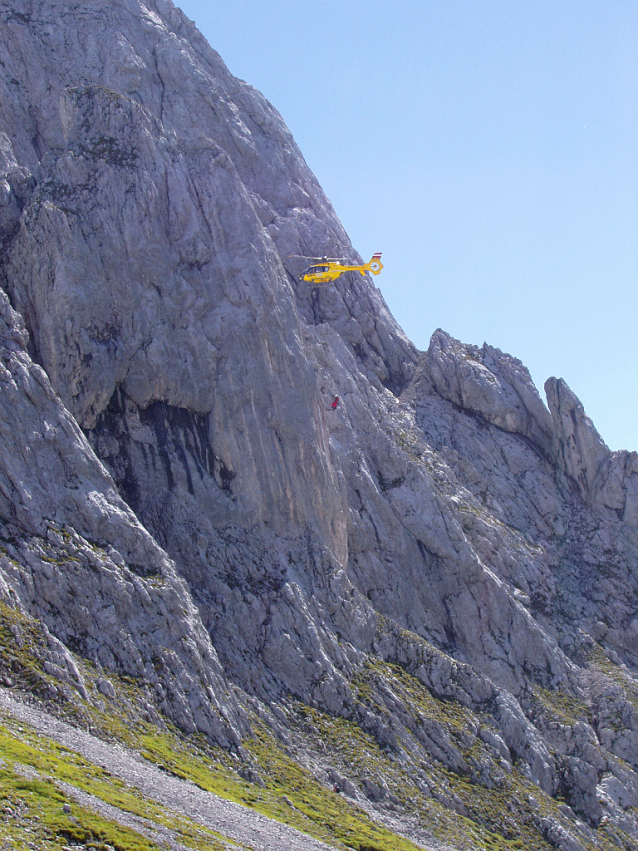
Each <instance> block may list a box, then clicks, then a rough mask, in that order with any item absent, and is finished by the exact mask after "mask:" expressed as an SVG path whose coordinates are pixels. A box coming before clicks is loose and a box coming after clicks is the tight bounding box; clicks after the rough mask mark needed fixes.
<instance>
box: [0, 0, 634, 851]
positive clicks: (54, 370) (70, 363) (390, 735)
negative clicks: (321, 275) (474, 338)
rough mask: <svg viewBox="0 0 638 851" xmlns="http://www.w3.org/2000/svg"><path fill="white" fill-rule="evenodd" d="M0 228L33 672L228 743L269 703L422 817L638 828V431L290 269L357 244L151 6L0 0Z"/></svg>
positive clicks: (502, 361) (4, 499)
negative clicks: (426, 337) (620, 440)
mask: <svg viewBox="0 0 638 851" xmlns="http://www.w3.org/2000/svg"><path fill="white" fill-rule="evenodd" d="M0 241H1V249H0V282H1V284H2V289H3V292H2V293H0V346H1V350H2V366H1V367H0V387H1V396H0V403H1V404H0V537H1V538H2V549H1V550H0V553H1V557H0V598H1V599H2V600H3V601H4V609H3V611H4V612H5V613H6V611H9V610H11V611H19V612H20V613H22V614H23V615H27V616H29V617H30V618H32V619H35V620H36V621H37V622H39V623H40V625H41V628H42V629H43V630H44V635H45V636H46V641H45V646H44V647H43V648H41V649H40V651H39V652H40V656H39V662H40V664H41V666H42V670H43V671H44V673H45V674H46V675H47V677H48V678H49V679H48V680H46V682H47V686H46V688H47V689H48V695H49V697H51V698H52V699H53V698H55V699H56V700H67V701H72V700H78V699H80V698H81V699H82V700H83V701H85V702H87V703H88V704H89V705H91V704H92V703H93V704H96V705H97V704H100V705H102V704H104V701H105V700H106V701H108V700H111V699H113V700H114V699H115V697H116V690H117V689H116V686H115V685H114V683H115V682H116V678H117V677H128V678H129V679H132V680H133V681H134V682H135V683H137V686H138V687H139V689H140V695H142V696H141V697H140V698H139V700H138V703H137V704H136V705H137V706H138V709H139V712H141V713H142V714H143V715H144V717H146V718H149V719H151V720H156V721H157V722H158V723H161V722H160V719H161V717H164V718H167V719H170V721H172V722H173V723H174V724H176V725H177V727H179V728H180V729H181V730H182V731H183V733H184V734H194V733H196V732H199V733H203V734H204V735H205V736H207V737H208V738H209V740H210V741H212V742H215V743H217V744H219V745H221V746H222V747H223V748H225V749H227V750H230V751H234V752H236V753H237V754H239V756H240V758H241V759H249V758H248V757H247V756H246V753H245V751H244V743H245V742H246V741H248V740H249V739H250V737H251V736H252V735H253V731H254V723H255V718H259V719H260V721H261V722H263V723H265V724H266V725H267V726H268V728H269V729H270V730H271V731H273V735H275V736H276V737H277V739H278V741H279V742H280V743H282V747H285V748H286V752H287V754H288V755H289V756H291V757H292V758H294V760H296V761H297V763H298V764H299V765H300V766H302V767H303V768H304V770H305V771H308V772H310V773H311V774H312V775H313V776H314V777H315V778H316V779H317V780H318V781H319V782H321V783H323V784H324V785H326V786H327V787H332V785H333V784H335V783H336V784H337V785H338V786H339V789H340V790H341V794H345V795H346V796H347V797H348V800H350V801H351V802H352V806H353V807H354V806H358V807H363V808H364V809H366V810H367V811H368V812H370V813H372V815H373V817H374V819H376V820H377V821H379V822H382V823H384V824H386V825H388V826H390V827H391V829H392V830H393V831H394V832H395V833H396V834H397V835H398V834H406V835H407V834H409V835H410V836H411V837H412V838H413V840H414V841H420V842H425V841H426V840H427V838H428V837H432V836H433V835H434V836H438V837H439V838H440V839H444V840H446V841H448V842H451V843H453V844H455V845H456V846H457V847H465V848H474V847H476V848H483V847H487V848H495V849H496V848H510V847H522V844H521V845H516V844H515V843H517V842H518V843H524V844H527V845H528V846H529V847H534V848H551V847H555V848H559V849H561V848H562V849H565V850H566V851H584V849H594V848H597V849H599V848H627V849H631V848H638V810H637V809H636V808H637V807H638V775H637V774H636V771H638V681H637V680H636V672H637V670H638V611H637V600H638V571H637V567H638V454H636V453H635V452H611V451H610V450H609V449H608V448H607V447H606V445H605V444H604V442H603V440H602V439H601V438H600V436H599V435H598V433H597V432H596V429H595V428H594V426H593V424H592V423H591V421H590V420H589V419H588V418H587V416H586V415H585V412H584V410H583V407H582V405H581V403H580V402H579V400H578V399H577V398H576V397H575V396H574V394H573V393H572V392H571V390H570V389H569V387H568V386H567V385H566V384H565V382H564V381H562V380H557V379H554V378H551V379H549V381H548V382H547V384H546V387H545V391H546V395H547V403H548V407H546V406H545V404H544V403H543V401H542V400H541V398H540V396H539V394H538V392H537V390H536V388H535V387H534V385H533V384H532V381H531V379H530V376H529V373H528V371H527V370H526V369H525V367H524V366H523V365H522V364H521V363H520V361H518V360H516V359H515V358H513V357H511V356H509V355H507V354H504V353H503V352H501V351H499V350H498V349H496V348H492V347H491V346H488V345H487V344H486V345H484V346H483V347H482V348H477V347H475V346H468V345H464V344H462V343H460V342H458V341H456V340H454V339H452V338H451V337H450V336H449V335H447V334H446V333H444V332H443V331H436V332H435V333H434V334H433V336H432V340H431V343H430V347H429V349H428V351H427V352H419V351H417V350H416V348H415V347H414V346H413V345H412V343H411V342H410V341H409V340H408V339H407V338H406V337H405V335H404V334H403V332H402V331H401V329H400V328H399V327H398V325H397V323H396V322H395V320H394V319H393V318H392V316H391V315H390V313H389V311H388V309H387V307H386V305H385V303H384V301H383V298H382V296H381V295H380V293H379V291H378V290H377V289H376V288H375V286H374V285H373V283H372V280H371V279H370V278H369V277H366V278H363V277H361V276H360V275H358V274H352V273H348V274H347V275H345V276H343V277H342V278H341V279H339V280H338V281H337V282H336V283H335V285H334V286H333V287H329V288H313V287H312V286H311V285H308V284H305V283H303V282H299V281H298V280H297V276H296V271H298V270H296V268H295V260H294V258H295V257H298V256H299V255H310V256H321V255H335V256H343V257H347V258H349V259H351V260H353V261H357V260H359V259H360V258H359V255H358V254H357V252H356V251H355V250H354V249H353V247H352V246H351V244H350V242H349V240H348V237H347V235H346V233H345V232H344V230H343V228H342V226H341V224H340V223H339V221H338V219H337V217H336V215H335V213H334V211H333V209H332V207H331V206H330V204H329V202H328V200H327V198H326V197H325V195H324V194H323V192H322V190H321V188H320V187H319V185H318V184H317V181H316V179H315V178H314V176H313V175H312V174H311V172H310V171H309V169H308V167H307V165H306V163H305V162H304V160H303V157H302V155H301V153H300V151H299V150H298V148H297V147H296V145H295V143H294V141H293V139H292V138H291V136H290V133H289V131H288V130H287V129H286V127H285V125H284V123H283V121H282V119H281V117H280V116H279V115H278V113H277V112H276V111H275V110H274V109H273V107H272V106H271V105H270V104H269V103H268V102H267V101H266V100H265V99H264V98H263V97H262V96H261V95H260V94H259V93H258V92H256V91H255V90H254V89H252V88H251V87H250V86H248V85H247V84H245V83H243V82H241V81H239V80H237V79H235V78H233V77H232V76H231V75H230V74H229V72H228V71H227V69H226V68H225V66H224V64H223V62H222V60H221V59H220V57H219V56H218V55H217V54H216V53H215V52H214V51H213V50H212V49H211V48H210V47H209V45H208V44H207V43H206V42H205V40H204V39H203V38H202V36H201V35H200V34H199V32H198V31H197V29H196V28H195V27H194V25H193V24H192V23H191V22H189V21H188V20H187V18H186V17H185V16H184V15H183V14H182V13H181V12H180V11H179V10H178V9H177V8H176V7H174V6H173V5H172V3H171V2H170V0H110V2H105V0H75V2H73V3H71V4H70V3H68V2H62V0H1V2H0ZM334 394H338V395H339V396H340V398H341V403H340V405H339V407H338V408H337V409H336V410H333V409H332V408H331V406H330V402H331V400H332V398H333V395H334ZM82 660H84V661H85V662H87V663H90V664H91V665H92V666H94V667H93V670H96V671H98V673H99V677H98V678H97V679H95V680H90V679H87V677H86V676H85V673H83V670H84V669H83V668H82V664H83V662H82ZM14 661H15V660H14ZM14 668H15V665H14ZM8 670H10V668H9V669H8ZM7 677H8V679H7V682H9V683H13V681H14V680H15V676H14V675H9V674H7ZM11 677H13V679H11ZM43 682H44V681H43ZM56 695H57V697H56ZM45 696H46V695H45ZM344 731H345V732H344ZM339 736H342V738H341V739H340V738H339ZM343 736H345V739H343ZM344 741H347V743H349V745H348V747H349V748H350V750H348V748H344V746H342V745H343V742H344ZM489 843H491V844H489ZM513 843H514V844H513ZM361 847H362V848H363V847H364V846H361ZM368 847H372V846H368Z"/></svg>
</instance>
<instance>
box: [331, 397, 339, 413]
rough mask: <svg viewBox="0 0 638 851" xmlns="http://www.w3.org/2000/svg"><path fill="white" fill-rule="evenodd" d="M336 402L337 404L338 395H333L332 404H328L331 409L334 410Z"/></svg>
mask: <svg viewBox="0 0 638 851" xmlns="http://www.w3.org/2000/svg"><path fill="white" fill-rule="evenodd" d="M338 404H339V397H338V396H335V397H334V399H333V400H332V405H331V406H330V407H331V408H332V410H333V411H336V409H337V405H338Z"/></svg>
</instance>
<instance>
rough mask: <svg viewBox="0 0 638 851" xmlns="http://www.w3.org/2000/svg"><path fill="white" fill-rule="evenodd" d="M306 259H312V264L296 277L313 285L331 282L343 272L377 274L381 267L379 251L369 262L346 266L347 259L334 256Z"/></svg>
mask: <svg viewBox="0 0 638 851" xmlns="http://www.w3.org/2000/svg"><path fill="white" fill-rule="evenodd" d="M307 259H308V260H310V259H312V261H313V263H312V266H308V268H307V269H304V271H303V272H302V273H301V274H300V275H298V278H299V280H300V281H308V283H310V284H315V286H317V285H318V286H321V285H322V284H324V285H326V284H331V283H332V282H333V281H336V280H337V278H340V277H341V275H343V274H344V273H345V272H360V273H361V274H362V275H365V273H366V272H372V274H373V275H378V274H379V272H380V271H381V269H383V263H382V262H381V252H380V251H379V252H377V254H373V255H372V257H371V259H370V262H369V263H364V264H363V265H362V266H348V265H346V263H347V262H348V261H347V260H344V259H343V258H336V257H312V258H310V257H308V258H307Z"/></svg>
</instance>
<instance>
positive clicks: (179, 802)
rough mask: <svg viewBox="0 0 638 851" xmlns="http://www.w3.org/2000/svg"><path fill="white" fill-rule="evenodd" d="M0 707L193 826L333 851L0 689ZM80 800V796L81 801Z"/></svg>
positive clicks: (254, 842)
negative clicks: (174, 775)
mask: <svg viewBox="0 0 638 851" xmlns="http://www.w3.org/2000/svg"><path fill="white" fill-rule="evenodd" d="M0 708H1V709H3V710H4V711H6V712H8V713H10V714H11V715H13V716H14V717H15V718H17V719H19V720H20V721H23V722H25V723H27V724H30V725H31V726H32V727H34V728H35V729H36V730H38V731H39V732H40V733H43V734H45V735H46V736H49V737H50V738H51V739H55V741H56V742H59V743H60V744H61V745H64V747H66V748H69V750H73V751H75V752H76V753H79V754H81V755H82V756H84V757H86V759H89V760H90V761H91V762H93V763H95V764H96V765H100V766H102V767H103V768H105V769H106V770H107V771H110V772H111V774H113V775H114V776H116V777H119V778H120V779H121V780H123V781H124V782H126V783H130V784H131V785H134V786H136V787H137V788H138V789H139V790H140V792H141V793H142V795H144V796H145V797H147V798H151V799H153V800H155V801H157V802H158V803H160V804H162V805H163V806H165V807H168V808H169V809H171V810H173V811H174V812H176V813H180V814H182V815H185V816H188V817H189V818H191V819H192V820H193V821H195V822H197V823H199V824H201V825H204V826H205V827H209V828H211V829H212V830H215V831H217V832H218V833H221V834H222V835H223V836H226V837H228V838H229V839H231V840H234V841H236V842H239V843H241V844H242V845H245V846H248V847H249V848H251V849H253V851H334V847H335V846H329V845H326V844H325V843H323V842H319V841H318V840H316V839H312V837H310V836H307V835H306V834H304V833H301V832H300V831H298V830H295V829H294V828H292V827H288V826H287V825H284V824H281V823H280V822H277V821H274V820H272V819H268V818H266V817H265V816H262V815H260V814H259V813H256V812H254V811H253V810H251V809H249V808H248V807H242V806H240V805H239V804H235V803H233V802H232V801H225V800H224V799H223V798H218V797H217V796H216V795H213V794H212V793H210V792H205V791H204V790H203V789H200V788H199V787H198V786H195V784H194V783H191V782H190V781H189V780H180V779H179V778H176V777H172V776H171V775H170V774H167V773H166V772H164V771H162V770H161V769H159V768H156V767H155V766H154V765H152V764H151V763H149V762H147V761H146V760H142V759H141V758H140V757H138V756H137V755H136V754H134V753H132V752H131V751H127V750H126V749H125V748H123V747H121V746H120V745H112V744H109V743H107V742H103V741H101V740H100V739H97V738H96V737H95V736H91V735H90V734H89V733H85V732H84V731H83V730H78V729H76V728H75V727H72V726H71V725H70V724H65V723H64V722H63V721H59V720H58V719H57V718H54V717H53V716H52V715H49V714H48V713H46V712H42V711H41V710H39V709H35V708H34V707H32V706H28V705H25V704H23V703H19V702H18V701H17V700H15V699H14V698H13V697H12V696H11V694H10V693H9V692H8V691H7V690H6V689H3V688H0ZM67 791H68V792H69V793H70V794H72V795H73V796H74V797H75V798H76V799H77V800H78V802H80V803H83V804H86V805H87V806H91V807H93V808H94V809H97V810H99V811H100V812H101V813H102V814H103V815H104V816H105V817H106V818H110V819H114V820H115V821H117V822H119V823H121V824H124V823H125V822H124V821H123V820H122V819H123V818H124V817H126V818H127V819H128V820H129V821H128V822H126V824H127V825H128V826H130V827H134V829H136V830H139V831H140V832H141V833H144V832H145V830H151V829H154V830H155V831H156V833H155V836H157V831H158V830H159V829H160V826H158V825H155V824H153V823H150V824H145V822H146V819H135V818H134V817H133V816H131V815H130V814H129V813H122V811H120V810H118V809H117V808H116V807H111V806H109V805H108V804H106V803H105V802H104V801H101V800H100V799H99V798H95V797H94V796H92V795H87V794H86V793H83V792H81V791H80V790H79V789H75V787H71V786H70V787H69V788H68V790H67ZM80 796H85V797H83V799H82V800H81V801H80ZM131 819H134V820H135V824H133V821H130V820H131ZM138 822H139V824H138ZM151 825H152V827H151ZM142 828H145V830H144V829H142ZM170 833H171V832H170V831H168V832H165V833H163V835H162V839H164V841H167V842H168V843H169V844H172V848H174V849H175V851H179V849H181V848H183V846H181V845H180V844H179V843H178V842H176V841H175V840H173V841H171V840H172V837H171V836H170ZM147 835H148V834H147Z"/></svg>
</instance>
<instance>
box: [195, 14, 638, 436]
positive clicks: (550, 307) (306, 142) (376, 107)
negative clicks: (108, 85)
mask: <svg viewBox="0 0 638 851" xmlns="http://www.w3.org/2000/svg"><path fill="white" fill-rule="evenodd" d="M179 5H180V6H181V8H182V9H183V10H184V12H185V13H186V14H187V15H188V16H189V17H190V18H191V19H193V20H194V21H195V22H196V23H197V25H198V26H199V28H200V30H201V31H202V32H203V33H204V35H205V36H206V38H207V39H208V41H209V42H210V43H211V45H212V46H213V47H214V48H215V50H217V51H218V52H219V53H220V54H221V56H222V58H223V59H224V61H225V62H226V65H227V66H228V68H229V70H230V71H231V73H233V74H234V75H235V76H237V77H240V78H241V79H244V80H246V81H247V82H249V83H250V84H251V85H253V86H255V87H256V88H257V89H259V90H260V91H261V92H263V94H264V95H265V96H266V97H267V98H268V99H269V100H270V101H271V103H273V105H274V106H275V107H276V108H277V109H278V110H279V112H280V113H281V114H282V115H283V117H284V119H285V121H286V123H287V124H288V126H289V127H290V129H291V131H292V133H293V135H294V137H295V139H296V141H297V143H298V144H299V146H300V148H301V150H302V152H303V154H304V156H305V158H306V160H307V162H308V164H309V165H310V167H311V168H312V170H313V171H314V172H315V174H316V175H317V177H318V179H319V181H320V183H321V184H322V186H323V188H324V189H325V191H326V192H327V194H328V196H329V197H330V199H331V201H332V203H333V205H334V207H335V209H336V211H337V214H338V215H339V217H340V219H341V221H342V222H343V224H344V226H345V228H346V230H347V231H348V233H349V235H350V237H351V239H352V242H353V244H354V246H355V247H356V248H357V250H358V251H359V252H360V253H361V254H362V255H364V256H365V257H366V258H367V257H368V256H369V255H371V254H372V253H373V252H374V251H383V262H384V264H385V268H384V270H383V272H382V274H381V275H380V276H379V278H377V279H375V283H376V284H377V285H378V286H379V287H380V289H381V291H382V292H383V294H384V296H385V299H386V301H387V302H388V305H389V307H390V309H391V310H392V312H393V313H394V315H395V316H396V318H397V319H398V321H399V322H400V324H401V325H402V326H403V328H404V329H405V330H406V332H407V334H408V335H409V336H410V338H411V339H412V340H413V341H414V342H415V344H416V345H417V346H419V348H422V349H425V348H427V345H428V341H429V337H430V335H431V333H432V331H434V329H435V328H437V327H441V328H443V329H444V330H446V331H448V332H449V333H450V334H452V335H454V336H455V337H458V338H459V339H461V340H463V341H464V342H467V343H475V344H477V345H481V344H482V343H483V342H484V341H487V342H488V343H490V344H491V345H493V346H497V347H498V348H500V349H503V350H504V351H507V352H509V353H511V354H513V355H515V356H516V357H518V358H520V359H521V360H522V361H523V363H525V365H526V366H527V367H528V368H529V369H530V371H531V373H532V377H533V378H534V381H535V383H536V385H537V386H538V388H539V390H540V391H541V395H542V396H543V398H544V393H543V391H542V385H543V383H544V381H545V379H546V378H547V377H548V376H550V375H556V376H558V377H562V378H564V379H565V380H566V381H567V383H568V384H569V385H570V387H571V388H572V389H573V390H574V392H575V393H576V394H577V395H578V396H579V397H580V399H581V401H582V402H583V404H584V406H585V410H586V411H587V413H588V414H589V416H590V417H591V418H592V419H593V420H594V423H595V425H596V427H597V428H598V430H599V432H600V433H601V435H602V437H603V439H604V440H605V441H606V443H607V444H608V445H609V446H610V448H611V449H635V450H638V357H637V356H636V350H637V348H638V330H637V328H636V324H637V319H638V287H637V284H638V274H637V270H638V6H637V5H636V3H635V0H631V2H629V0H595V1H594V0H578V2H573V0H366V2H363V1H361V2H360V1H359V0H321V2H318V0H269V1H268V2H263V0H259V1H258V0H233V2H232V3H212V2H210V0H206V2H204V0H182V2H181V3H179Z"/></svg>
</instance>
